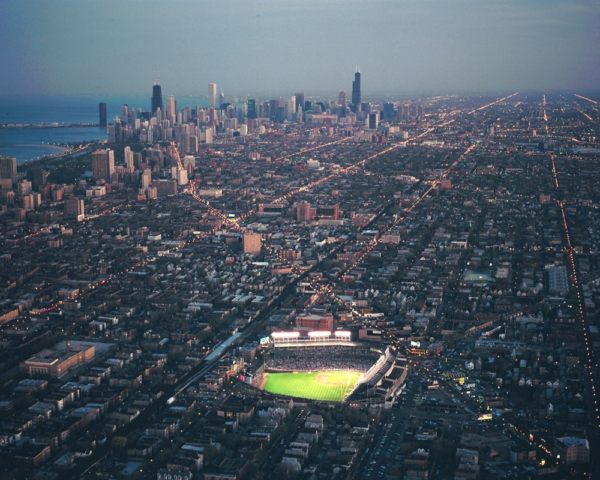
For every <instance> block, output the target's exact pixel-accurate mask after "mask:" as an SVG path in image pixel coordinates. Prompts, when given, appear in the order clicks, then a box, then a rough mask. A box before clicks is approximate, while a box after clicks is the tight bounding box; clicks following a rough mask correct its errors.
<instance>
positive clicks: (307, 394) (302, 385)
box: [263, 372, 361, 402]
mask: <svg viewBox="0 0 600 480" xmlns="http://www.w3.org/2000/svg"><path fill="white" fill-rule="evenodd" d="M265 375H266V382H265V384H264V386H263V389H264V390H266V391H267V392H270V393H275V394H279V395H288V396H290V397H301V398H310V399H312V400H325V401H333V402H341V401H342V400H343V399H344V398H345V397H346V395H348V394H349V393H350V391H351V390H352V389H353V388H354V385H355V384H356V382H357V381H358V378H359V377H360V375H361V374H360V373H358V372H294V373H266V374H265ZM317 377H319V378H318V379H317Z"/></svg>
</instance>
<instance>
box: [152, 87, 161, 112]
mask: <svg viewBox="0 0 600 480" xmlns="http://www.w3.org/2000/svg"><path fill="white" fill-rule="evenodd" d="M161 106H162V90H161V88H160V85H159V84H158V83H155V84H154V86H153V87H152V115H154V114H155V113H156V110H158V109H159V108H161Z"/></svg>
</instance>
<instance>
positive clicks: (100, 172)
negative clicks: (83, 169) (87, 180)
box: [92, 149, 115, 182]
mask: <svg viewBox="0 0 600 480" xmlns="http://www.w3.org/2000/svg"><path fill="white" fill-rule="evenodd" d="M114 171H115V152H113V151H112V150H111V149H107V150H96V151H95V152H93V153H92V179H93V180H95V181H99V180H105V181H107V182H110V176H111V175H112V174H113V172H114Z"/></svg>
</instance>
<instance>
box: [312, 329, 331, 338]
mask: <svg viewBox="0 0 600 480" xmlns="http://www.w3.org/2000/svg"><path fill="white" fill-rule="evenodd" d="M308 336H309V337H330V336H331V332H329V331H325V330H323V331H317V332H308Z"/></svg>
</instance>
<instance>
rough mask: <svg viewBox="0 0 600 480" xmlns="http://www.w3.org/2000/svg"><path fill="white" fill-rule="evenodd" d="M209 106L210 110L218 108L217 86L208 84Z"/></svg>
mask: <svg viewBox="0 0 600 480" xmlns="http://www.w3.org/2000/svg"><path fill="white" fill-rule="evenodd" d="M208 106H209V108H217V84H216V83H209V84H208Z"/></svg>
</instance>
